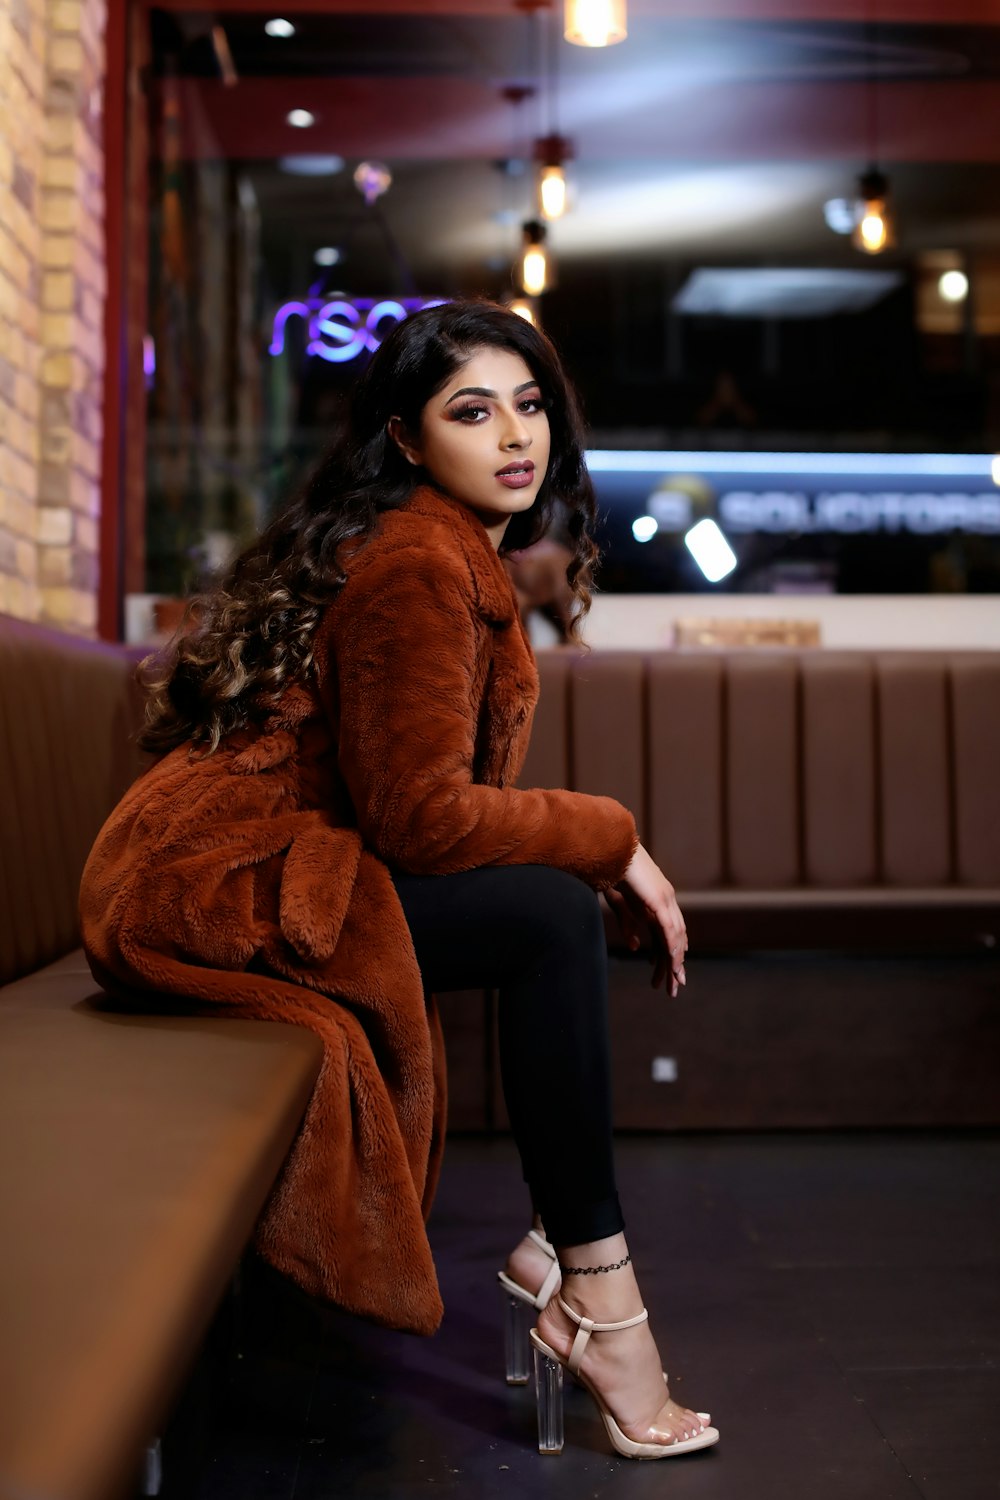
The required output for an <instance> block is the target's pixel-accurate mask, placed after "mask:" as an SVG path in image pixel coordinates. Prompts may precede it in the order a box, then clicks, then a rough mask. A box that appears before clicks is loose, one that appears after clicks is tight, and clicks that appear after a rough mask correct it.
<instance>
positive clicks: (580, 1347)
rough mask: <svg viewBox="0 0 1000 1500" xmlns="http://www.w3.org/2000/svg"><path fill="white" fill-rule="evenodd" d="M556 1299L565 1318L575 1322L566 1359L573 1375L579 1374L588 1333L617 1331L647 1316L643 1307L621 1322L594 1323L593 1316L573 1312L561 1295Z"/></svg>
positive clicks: (630, 1326) (632, 1325)
mask: <svg viewBox="0 0 1000 1500" xmlns="http://www.w3.org/2000/svg"><path fill="white" fill-rule="evenodd" d="M558 1301H559V1306H560V1307H561V1308H562V1310H563V1312H564V1313H565V1314H566V1316H567V1318H570V1319H572V1321H573V1322H574V1323H575V1324H576V1338H575V1339H574V1340H573V1347H572V1349H571V1350H570V1351H569V1359H568V1360H567V1361H566V1363H567V1365H568V1367H569V1370H570V1373H571V1374H573V1375H579V1373H580V1362H581V1361H582V1359H583V1355H584V1350H585V1349H586V1347H587V1345H588V1344H589V1343H590V1335H591V1334H592V1333H617V1332H618V1330H619V1328H634V1327H635V1326H636V1324H637V1323H645V1321H646V1319H647V1318H648V1317H649V1313H648V1311H647V1310H646V1308H643V1310H642V1312H641V1313H638V1314H637V1315H636V1317H634V1318H626V1319H625V1321H624V1322H623V1323H595V1322H594V1320H593V1318H584V1317H582V1316H581V1315H580V1313H578V1312H574V1311H573V1309H572V1308H571V1307H568V1306H567V1305H566V1303H565V1302H564V1301H563V1299H562V1298H561V1297H560V1298H559V1299H558Z"/></svg>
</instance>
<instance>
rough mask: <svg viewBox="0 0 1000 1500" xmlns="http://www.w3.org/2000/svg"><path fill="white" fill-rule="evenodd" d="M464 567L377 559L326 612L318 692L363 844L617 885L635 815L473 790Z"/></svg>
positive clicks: (441, 861) (385, 853) (609, 807)
mask: <svg viewBox="0 0 1000 1500" xmlns="http://www.w3.org/2000/svg"><path fill="white" fill-rule="evenodd" d="M463 568H464V563H463V560H462V559H461V557H455V558H454V559H448V558H447V557H445V558H444V559H442V555H441V553H440V552H435V553H429V552H428V551H426V550H422V549H418V548H412V549H400V550H398V551H395V552H391V553H390V552H386V553H383V554H380V555H379V556H377V557H374V558H372V559H371V560H370V562H368V563H367V564H366V565H365V566H364V567H363V568H361V569H360V570H359V571H358V573H356V574H355V575H353V576H352V577H350V578H349V580H348V582H347V583H346V584H345V585H344V587H343V589H342V590H341V592H340V594H339V595H338V596H337V598H336V599H335V601H334V603H333V604H332V605H331V607H330V610H329V612H328V620H329V624H328V626H327V628H326V629H323V628H322V627H321V630H322V634H323V640H322V643H321V647H320V649H318V651H317V665H318V668H319V673H318V675H319V682H320V691H321V693H322V695H323V697H324V701H325V703H326V706H327V711H328V713H329V714H330V717H331V719H332V720H333V722H334V723H335V724H336V725H337V727H338V736H339V737H338V762H339V767H340V772H341V775H342V776H343V778H344V781H345V783H346V786H347V789H348V792H349V793H350V796H351V800H352V802H353V804H354V809H355V814H356V817H357V820H358V826H359V829H360V831H361V833H362V836H363V837H364V839H365V842H366V843H367V844H368V845H369V847H371V848H372V849H374V850H375V852H376V853H377V854H378V855H379V856H380V857H381V858H382V859H384V860H385V862H386V863H387V864H388V865H390V866H391V867H393V868H396V869H399V870H403V871H406V872H407V873H410V874H428V875H431V874H434V875H444V874H453V873H456V872H458V871H460V870H472V869H476V868H478V867H479V866H481V865H514V864H545V865H551V866H553V867H555V868H556V869H560V870H566V871H567V872H568V873H570V874H573V875H578V876H579V877H580V878H581V879H583V880H585V881H586V882H587V883H588V884H590V885H592V886H594V887H595V888H597V889H606V888H607V887H608V886H611V885H614V884H615V883H616V882H617V881H619V880H621V878H622V876H623V875H624V873H625V871H626V869H627V868H628V865H629V863H630V861H631V859H632V855H633V854H634V852H635V849H636V845H637V843H638V835H637V833H636V826H635V819H634V818H633V816H632V814H631V813H630V812H629V811H628V810H627V809H626V808H624V807H623V806H622V805H621V803H619V802H616V801H614V800H613V799H612V798H610V797H594V796H590V795H589V794H587V793H583V792H570V791H545V790H520V789H518V788H514V787H493V786H484V785H481V784H477V783H474V782H473V779H472V768H473V757H474V750H475V730H476V724H475V719H474V709H473V697H474V685H473V684H474V676H475V667H476V639H477V622H476V618H475V615H474V611H473V604H472V598H471V587H472V584H471V578H470V576H469V574H468V572H467V571H463Z"/></svg>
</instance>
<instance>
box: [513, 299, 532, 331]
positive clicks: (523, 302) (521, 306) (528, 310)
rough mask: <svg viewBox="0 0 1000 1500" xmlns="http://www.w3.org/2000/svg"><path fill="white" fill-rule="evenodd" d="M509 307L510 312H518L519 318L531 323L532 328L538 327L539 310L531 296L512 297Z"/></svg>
mask: <svg viewBox="0 0 1000 1500" xmlns="http://www.w3.org/2000/svg"><path fill="white" fill-rule="evenodd" d="M507 307H508V310H509V311H510V312H512V313H517V315H518V317H519V318H523V319H524V321H525V322H526V323H530V324H531V326H532V328H537V327H538V311H537V309H536V307H535V304H534V302H533V301H532V299H531V298H530V297H512V298H511V300H510V301H509V302H508V303H507Z"/></svg>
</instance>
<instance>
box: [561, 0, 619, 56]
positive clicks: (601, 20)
mask: <svg viewBox="0 0 1000 1500" xmlns="http://www.w3.org/2000/svg"><path fill="white" fill-rule="evenodd" d="M563 35H564V36H565V38H566V40H567V42H574V43H575V44H576V46H578V47H613V46H614V44H615V43H616V42H623V41H624V40H625V38H626V37H627V36H628V24H627V22H626V18H625V0H566V12H565V24H564V28H563Z"/></svg>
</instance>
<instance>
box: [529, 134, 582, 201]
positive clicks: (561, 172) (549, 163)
mask: <svg viewBox="0 0 1000 1500" xmlns="http://www.w3.org/2000/svg"><path fill="white" fill-rule="evenodd" d="M572 155H573V147H572V144H571V142H569V141H568V140H567V139H566V137H565V136H564V135H544V136H541V137H540V139H539V140H537V141H536V142H535V161H536V163H537V178H536V183H535V190H536V194H537V199H538V212H539V214H540V216H541V217H542V218H543V219H549V220H552V219H561V218H562V216H563V214H564V213H565V212H566V162H567V161H569V160H570V158H571V157H572Z"/></svg>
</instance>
